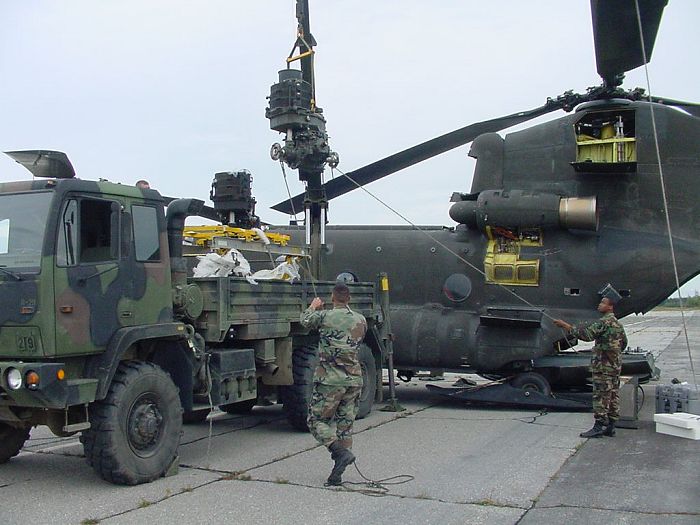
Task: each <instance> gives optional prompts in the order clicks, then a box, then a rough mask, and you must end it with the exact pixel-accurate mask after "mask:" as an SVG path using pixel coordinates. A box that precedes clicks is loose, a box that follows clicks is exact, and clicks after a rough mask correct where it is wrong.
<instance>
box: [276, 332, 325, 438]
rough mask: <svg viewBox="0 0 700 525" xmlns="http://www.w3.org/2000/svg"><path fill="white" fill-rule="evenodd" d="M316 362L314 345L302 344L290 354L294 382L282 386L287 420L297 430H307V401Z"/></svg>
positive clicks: (311, 387)
mask: <svg viewBox="0 0 700 525" xmlns="http://www.w3.org/2000/svg"><path fill="white" fill-rule="evenodd" d="M317 362H318V356H317V355H316V347H315V346H313V345H304V346H299V347H297V348H295V349H294V353H293V354H292V374H293V376H294V384H293V385H289V386H285V387H282V388H283V393H282V398H283V400H284V401H283V402H284V411H285V413H286V414H287V420H288V421H289V424H290V425H292V426H293V427H294V428H296V429H297V430H302V431H308V430H309V426H308V424H307V423H306V418H307V417H308V415H309V402H310V401H311V391H312V390H313V387H314V384H313V383H314V369H315V368H316V363H317Z"/></svg>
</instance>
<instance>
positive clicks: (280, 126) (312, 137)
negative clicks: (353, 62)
mask: <svg viewBox="0 0 700 525" xmlns="http://www.w3.org/2000/svg"><path fill="white" fill-rule="evenodd" d="M296 7H297V9H296V15H297V21H298V24H297V39H296V41H295V43H294V46H293V47H292V51H291V53H290V54H289V56H288V57H287V69H284V70H282V71H280V72H279V82H278V83H276V84H273V86H272V88H271V89H270V97H269V106H268V108H267V109H266V111H265V116H266V117H267V118H268V119H270V128H271V129H273V130H275V131H278V132H279V133H283V134H284V146H281V145H280V144H277V143H275V144H273V145H272V148H271V149H270V156H271V157H272V159H273V160H279V161H281V162H284V163H286V164H287V165H288V166H289V167H290V168H292V169H298V170H299V180H301V181H303V182H305V183H306V192H305V194H304V199H303V210H304V215H305V219H304V220H305V224H306V244H307V245H308V246H310V247H311V271H312V273H313V274H314V275H316V276H318V275H319V273H320V266H321V262H320V257H321V253H320V252H321V246H322V245H324V244H325V227H326V220H327V218H326V212H327V209H328V199H327V198H326V190H325V188H324V187H323V181H322V175H323V171H324V169H325V167H326V164H328V165H329V166H331V167H335V166H337V165H338V155H337V154H336V153H334V152H333V151H331V149H330V146H329V144H328V135H327V134H326V119H325V118H324V117H323V110H321V108H319V107H318V106H317V105H316V92H315V87H314V49H313V46H315V45H316V40H315V39H314V37H313V35H312V34H311V29H310V23H309V2H308V0H297V4H296ZM296 49H298V50H299V54H298V55H296V56H294V52H295V51H296ZM297 60H298V61H299V62H300V64H301V70H296V69H290V67H289V66H290V64H291V63H292V62H295V61H297ZM290 205H291V208H290V210H289V213H290V214H296V213H297V212H299V211H301V210H302V202H299V203H298V207H294V205H293V204H292V203H291V202H290Z"/></svg>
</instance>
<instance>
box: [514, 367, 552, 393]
mask: <svg viewBox="0 0 700 525" xmlns="http://www.w3.org/2000/svg"><path fill="white" fill-rule="evenodd" d="M510 385H511V386H512V387H515V388H522V389H523V390H525V391H526V392H539V393H540V394H542V395H543V396H550V395H552V387H551V386H550V385H549V381H547V380H546V379H545V378H544V376H542V375H540V374H538V373H537V372H523V373H522V374H518V375H517V376H515V377H514V378H513V379H511V381H510Z"/></svg>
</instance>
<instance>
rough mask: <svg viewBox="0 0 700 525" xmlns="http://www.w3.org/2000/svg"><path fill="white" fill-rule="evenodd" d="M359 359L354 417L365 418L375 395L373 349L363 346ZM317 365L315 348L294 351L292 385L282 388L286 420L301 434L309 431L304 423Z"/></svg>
mask: <svg viewBox="0 0 700 525" xmlns="http://www.w3.org/2000/svg"><path fill="white" fill-rule="evenodd" d="M358 358H359V360H360V366H361V367H362V377H363V379H364V385H363V387H362V393H361V394H360V406H359V408H358V412H357V418H358V419H361V418H363V417H365V416H367V415H368V414H369V413H370V411H371V410H372V405H373V404H374V397H375V395H376V393H377V365H376V363H375V361H374V356H373V355H372V350H370V348H369V347H368V346H367V345H365V344H363V345H361V346H360V349H359V350H358ZM317 363H318V356H317V355H316V347H315V346H301V347H299V348H296V349H295V350H294V354H293V355H292V373H293V375H294V384H293V385H290V386H286V387H284V391H283V393H282V396H281V397H282V399H283V400H284V401H283V403H284V410H285V412H286V414H287V420H288V421H289V424H290V425H292V427H294V428H296V429H297V430H301V431H308V430H309V426H308V423H307V421H306V419H307V417H308V415H309V402H310V401H311V393H312V391H313V377H314V369H315V368H316V364H317Z"/></svg>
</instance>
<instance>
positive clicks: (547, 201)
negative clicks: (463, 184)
mask: <svg viewBox="0 0 700 525" xmlns="http://www.w3.org/2000/svg"><path fill="white" fill-rule="evenodd" d="M471 197H472V196H471V195H466V196H464V197H460V198H464V200H460V201H459V202H456V203H455V204H453V205H452V207H451V208H450V217H451V218H452V219H453V220H454V221H456V222H458V223H460V224H466V225H467V226H472V227H478V228H479V229H480V230H482V231H483V230H485V228H486V226H505V227H516V228H519V227H538V228H553V227H562V228H566V229H571V228H574V229H581V230H591V231H596V230H597V229H598V210H597V206H596V198H595V197H569V198H566V197H560V196H559V195H554V194H551V193H540V192H531V191H523V190H486V191H482V192H481V193H479V195H478V197H477V198H476V199H473V198H471ZM453 200H454V196H453Z"/></svg>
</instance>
